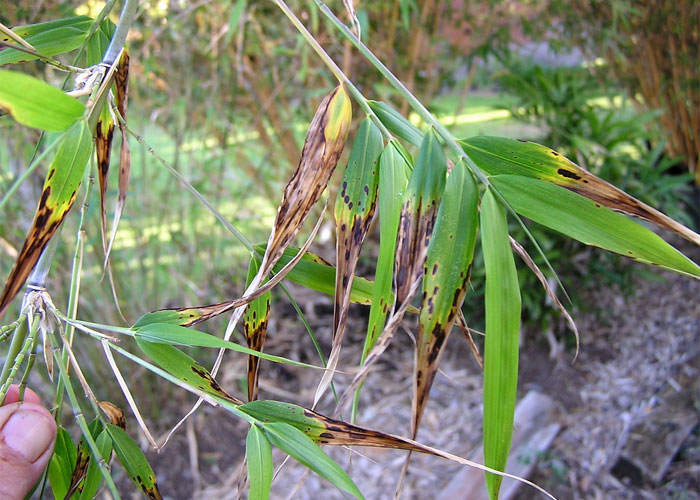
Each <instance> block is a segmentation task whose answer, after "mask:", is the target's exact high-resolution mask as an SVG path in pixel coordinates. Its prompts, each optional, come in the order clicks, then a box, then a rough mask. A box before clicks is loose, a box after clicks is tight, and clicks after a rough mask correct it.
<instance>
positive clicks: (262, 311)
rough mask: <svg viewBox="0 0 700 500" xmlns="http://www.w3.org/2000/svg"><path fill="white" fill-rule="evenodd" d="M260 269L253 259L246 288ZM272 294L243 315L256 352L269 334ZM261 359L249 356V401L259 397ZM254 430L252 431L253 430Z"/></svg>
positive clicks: (261, 347) (244, 323)
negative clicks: (268, 325) (268, 322)
mask: <svg viewBox="0 0 700 500" xmlns="http://www.w3.org/2000/svg"><path fill="white" fill-rule="evenodd" d="M259 267H260V264H259V262H258V261H257V260H256V259H255V258H252V259H251V260H250V265H249V266H248V281H247V283H246V286H248V285H250V283H251V282H252V281H253V279H254V278H255V275H256V274H257V273H258V269H259ZM270 298H271V297H270V292H267V293H265V294H264V295H261V296H260V297H258V298H257V299H254V300H252V301H251V302H250V304H248V305H247V306H246V310H245V313H244V314H243V331H244V332H245V337H246V342H247V343H248V347H249V348H250V349H253V350H255V351H262V349H263V345H264V344H265V335H266V334H267V319H268V317H269V315H270ZM259 368H260V358H258V357H257V356H248V401H252V400H254V399H257V397H258V370H259ZM251 430H252V429H251Z"/></svg>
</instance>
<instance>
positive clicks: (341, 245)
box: [314, 118, 383, 403]
mask: <svg viewBox="0 0 700 500" xmlns="http://www.w3.org/2000/svg"><path fill="white" fill-rule="evenodd" d="M382 146H383V141H382V134H381V132H380V131H379V129H378V128H377V127H376V126H375V125H374V124H373V123H372V121H371V120H370V119H369V118H365V120H364V121H363V122H362V124H361V125H360V128H359V130H358V131H357V136H356V137H355V142H354V144H353V147H352V151H351V152H350V158H349V160H348V165H347V167H346V169H345V174H344V175H343V179H342V181H341V183H340V186H341V187H340V191H339V192H338V197H337V199H336V204H335V221H336V234H337V238H336V276H335V294H334V308H333V345H332V347H331V353H330V356H329V357H328V364H327V366H328V371H326V372H325V373H324V374H323V378H322V379H321V381H320V382H319V384H318V388H317V389H316V395H315V397H314V402H315V403H316V402H318V400H319V399H320V397H321V396H322V394H323V393H324V392H325V390H326V389H327V388H328V385H329V384H330V382H331V380H332V378H333V370H335V368H336V366H337V364H338V357H339V356H340V348H341V343H342V341H343V337H344V336H345V326H346V324H347V314H348V309H349V308H350V301H351V298H350V295H351V290H352V284H353V281H354V276H355V269H356V268H357V261H358V259H359V258H360V251H361V250H362V244H363V243H364V240H365V236H367V231H368V230H369V225H370V222H371V221H372V217H373V216H374V210H375V207H376V204H377V184H378V181H379V168H378V167H379V166H378V164H377V160H378V159H379V154H380V153H381V151H382Z"/></svg>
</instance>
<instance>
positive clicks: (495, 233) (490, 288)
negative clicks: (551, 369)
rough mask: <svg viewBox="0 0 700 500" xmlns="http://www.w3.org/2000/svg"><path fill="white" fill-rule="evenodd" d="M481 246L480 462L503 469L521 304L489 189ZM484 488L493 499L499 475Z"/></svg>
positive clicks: (503, 226) (503, 225)
mask: <svg viewBox="0 0 700 500" xmlns="http://www.w3.org/2000/svg"><path fill="white" fill-rule="evenodd" d="M481 246H482V250H483V254H484V266H485V268H486V293H485V308H486V341H485V345H484V431H483V432H484V462H485V464H486V465H487V466H488V467H491V468H493V469H496V470H500V471H503V470H505V466H506V461H507V460H508V454H509V452H510V445H511V440H512V437H513V418H514V414H515V392H516V389H517V385H518V348H519V334H520V307H521V302H520V288H519V285H518V274H517V271H516V269H515V261H514V259H513V253H512V251H511V249H510V241H509V239H508V223H507V221H506V213H505V210H504V208H503V207H502V206H501V204H500V203H499V202H498V201H497V200H496V198H495V197H494V195H493V193H492V192H491V190H490V189H487V190H486V193H485V194H484V196H483V198H482V200H481ZM486 486H487V489H488V491H489V497H490V498H491V499H492V500H496V499H497V498H498V491H499V489H500V487H501V476H497V475H494V474H488V473H487V474H486Z"/></svg>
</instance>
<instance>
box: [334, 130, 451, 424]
mask: <svg viewBox="0 0 700 500" xmlns="http://www.w3.org/2000/svg"><path fill="white" fill-rule="evenodd" d="M446 172H447V161H446V158H445V154H444V153H443V152H442V147H441V146H440V142H439V141H438V138H437V136H436V135H435V132H434V131H433V130H429V131H428V132H427V133H426V134H425V137H424V138H423V144H422V145H421V148H420V150H419V152H418V157H417V159H416V163H415V166H414V167H413V172H412V173H411V177H410V179H409V181H408V186H407V188H406V193H405V195H404V204H403V207H402V209H401V217H400V220H399V231H398V243H397V249H396V264H395V272H394V279H395V281H396V306H397V309H396V310H395V311H394V312H393V313H392V314H391V316H390V317H389V319H388V320H387V323H386V326H385V327H384V330H383V331H382V333H381V335H380V336H379V338H378V340H377V342H376V344H375V345H374V347H373V348H372V350H371V351H370V352H369V354H368V355H367V358H366V359H365V364H364V365H363V367H362V368H361V369H360V371H359V372H358V373H357V375H356V376H355V378H354V379H353V381H352V383H351V384H350V386H349V387H348V388H347V389H346V391H345V392H344V393H343V395H342V396H341V398H340V401H339V402H338V405H337V406H336V409H335V413H336V414H338V413H339V412H340V411H341V410H342V409H343V407H344V406H345V405H346V404H347V403H348V402H349V400H350V397H351V395H352V393H353V392H354V391H355V390H356V389H357V388H358V387H359V386H360V384H361V383H362V381H363V380H364V379H365V377H366V376H367V374H368V373H369V369H370V368H371V366H372V365H373V364H374V362H376V361H377V359H379V357H380V356H381V355H382V354H383V353H384V351H385V350H386V348H387V347H389V344H390V343H391V341H392V339H393V337H394V333H395V332H396V329H397V328H398V326H399V324H400V323H401V320H402V319H403V316H404V314H405V313H406V311H407V310H408V308H409V306H410V302H411V299H412V298H413V296H414V294H415V293H416V292H417V291H418V287H419V285H420V280H421V278H422V277H423V265H424V264H425V258H426V254H427V251H428V245H429V244H430V237H431V235H432V233H433V226H434V224H435V217H436V215H437V210H438V206H439V204H440V199H441V198H442V195H443V191H444V188H445V175H446Z"/></svg>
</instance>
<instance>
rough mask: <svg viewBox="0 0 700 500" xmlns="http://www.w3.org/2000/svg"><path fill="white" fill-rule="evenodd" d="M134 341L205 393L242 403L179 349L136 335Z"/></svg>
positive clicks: (156, 361) (156, 359) (148, 353)
mask: <svg viewBox="0 0 700 500" xmlns="http://www.w3.org/2000/svg"><path fill="white" fill-rule="evenodd" d="M136 343H137V344H138V346H139V348H140V349H141V350H142V351H143V352H144V354H145V355H146V356H148V357H149V358H151V359H152V360H153V361H154V362H155V363H156V364H157V365H159V366H160V367H161V368H163V369H164V370H165V371H167V372H168V373H170V374H171V375H173V376H174V377H176V378H178V379H179V380H181V381H183V382H185V383H186V384H188V385H191V386H192V387H195V388H197V389H199V390H200V391H202V392H204V393H206V394H212V395H214V396H217V397H220V398H223V399H226V400H227V401H232V402H234V403H235V404H241V403H242V401H240V400H238V399H236V398H234V397H232V396H230V395H229V394H228V393H226V391H224V390H223V389H222V388H221V386H220V385H219V383H218V382H217V381H216V380H214V377H212V376H211V374H210V373H209V370H207V369H206V368H204V367H203V366H202V365H200V364H199V363H197V362H196V361H195V360H194V359H192V358H191V357H189V356H188V355H187V354H185V353H184V352H182V351H180V350H179V349H176V348H175V347H173V346H171V345H167V344H159V343H153V342H147V341H145V340H143V339H139V338H138V337H137V338H136Z"/></svg>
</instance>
